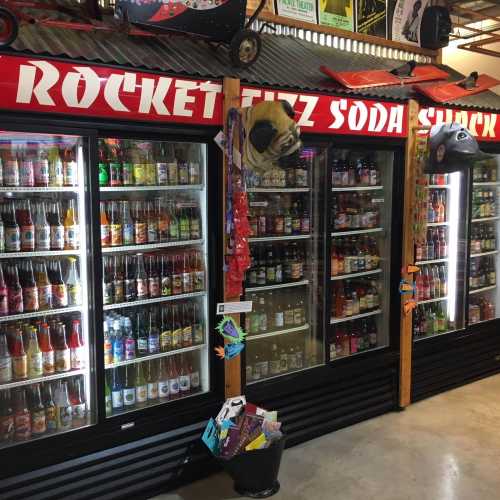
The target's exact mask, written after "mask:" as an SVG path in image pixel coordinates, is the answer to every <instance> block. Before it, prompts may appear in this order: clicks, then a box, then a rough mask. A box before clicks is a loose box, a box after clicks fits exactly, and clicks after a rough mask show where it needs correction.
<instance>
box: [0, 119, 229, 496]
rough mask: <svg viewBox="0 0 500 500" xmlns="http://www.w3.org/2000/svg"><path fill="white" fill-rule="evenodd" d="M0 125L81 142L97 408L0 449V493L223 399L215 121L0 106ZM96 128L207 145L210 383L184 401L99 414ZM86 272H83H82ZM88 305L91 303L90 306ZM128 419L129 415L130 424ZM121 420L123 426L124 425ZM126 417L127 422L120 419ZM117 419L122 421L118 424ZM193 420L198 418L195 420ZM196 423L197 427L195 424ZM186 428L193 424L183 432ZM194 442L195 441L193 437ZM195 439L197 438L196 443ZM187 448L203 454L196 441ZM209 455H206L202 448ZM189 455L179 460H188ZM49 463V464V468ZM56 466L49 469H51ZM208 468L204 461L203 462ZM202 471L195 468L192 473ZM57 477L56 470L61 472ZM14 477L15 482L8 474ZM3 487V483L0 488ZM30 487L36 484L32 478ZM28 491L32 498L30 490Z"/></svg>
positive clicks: (195, 415) (183, 424)
mask: <svg viewBox="0 0 500 500" xmlns="http://www.w3.org/2000/svg"><path fill="white" fill-rule="evenodd" d="M0 127H1V128H2V129H3V130H7V131H18V132H26V133H33V132H37V133H47V134H51V133H55V134H57V133H60V134H73V135H79V136H81V137H82V138H83V140H84V147H85V148H86V149H85V150H84V151H85V154H86V168H87V169H88V171H87V172H86V178H87V181H86V182H87V184H86V187H87V189H88V190H89V194H88V195H87V203H88V205H87V209H88V213H87V214H86V216H87V219H86V220H87V228H88V234H89V239H90V243H89V250H90V251H91V252H90V253H91V254H90V255H88V259H89V264H90V265H91V267H90V268H89V269H90V270H91V272H92V275H93V283H90V282H89V290H91V294H92V300H91V301H89V318H90V324H89V330H90V331H89V338H92V339H93V342H94V346H95V349H92V348H91V346H89V348H90V353H91V354H90V356H91V357H92V356H95V359H94V360H93V361H94V375H93V379H94V380H95V384H96V385H95V401H96V410H97V414H96V417H95V423H94V424H92V425H89V426H88V427H84V428H82V429H75V430H73V431H71V432H68V433H63V434H60V435H54V436H48V437H47V438H42V439H38V440H34V441H27V442H25V443H19V444H17V445H15V446H11V447H7V448H1V449H0V463H2V468H1V470H0V496H2V491H4V492H7V491H9V489H10V488H9V486H8V485H9V484H11V480H10V479H11V478H15V477H19V478H20V480H21V481H24V480H23V479H22V478H23V475H25V473H28V472H29V471H36V470H37V469H40V470H42V469H44V468H45V469H47V468H48V469H50V470H51V471H53V470H57V468H58V466H60V465H63V463H64V462H68V461H72V460H75V459H76V460H77V461H78V460H79V459H81V458H82V457H84V456H85V455H87V454H92V453H98V452H103V451H104V452H106V453H108V451H109V454H110V455H112V451H111V450H112V449H113V448H116V447H120V446H122V445H125V447H126V445H127V444H129V443H133V442H138V443H140V442H141V441H140V440H144V439H145V438H148V437H150V436H154V435H155V434H160V433H165V432H167V431H171V432H174V433H175V432H177V431H178V430H179V429H181V428H186V429H188V430H189V429H190V426H191V427H192V426H193V425H194V424H200V423H201V424H203V425H204V423H205V422H206V421H207V420H208V418H210V417H211V416H214V415H215V414H217V412H218V411H219V409H220V406H221V404H222V402H223V401H224V365H223V363H221V362H220V361H218V360H216V358H215V355H214V351H213V346H214V340H215V339H214V338H215V336H214V335H212V334H211V332H213V331H214V328H215V324H216V318H215V305H216V302H217V301H220V299H221V298H222V296H223V291H222V285H221V283H222V281H223V280H222V271H221V270H222V262H221V259H222V255H223V249H222V234H223V232H222V231H223V228H222V220H223V218H222V217H221V213H222V194H221V193H222V179H221V174H222V169H221V168H212V169H211V171H210V175H208V168H210V165H212V166H213V165H221V164H222V155H221V153H220V150H219V149H218V148H217V146H216V145H215V144H214V142H213V137H214V136H215V135H216V134H217V132H218V130H219V129H218V128H216V127H202V126H189V125H168V124H167V125H161V126H158V125H156V124H155V125H152V124H150V123H145V122H128V123H126V124H125V123H124V122H122V121H117V120H103V119H95V118H88V119H87V118H78V119H75V118H73V117H65V116H64V117H62V116H57V115H40V114H35V113H16V112H12V111H1V112H0ZM102 135H112V136H113V137H120V138H121V137H123V138H129V137H130V138H132V137H134V138H139V139H140V138H144V139H148V140H155V139H161V140H172V141H179V142H189V141H191V142H193V141H198V142H201V143H204V144H206V146H207V157H206V160H207V175H206V179H205V180H204V181H205V182H206V189H207V206H209V207H216V209H215V210H213V209H211V210H207V221H206V222H207V234H206V235H205V237H207V238H208V246H207V248H208V256H207V263H208V269H207V273H208V282H209V287H210V288H209V289H208V290H207V300H208V318H207V321H208V329H207V332H208V333H207V343H208V347H207V349H208V353H209V377H210V390H209V391H208V392H207V393H203V394H200V395H197V396H194V397H189V398H186V399H185V400H182V399H180V400H176V401H174V402H171V403H165V404H159V405H156V406H153V407H149V408H145V409H142V410H136V411H134V412H132V413H129V414H124V415H117V416H113V417H112V418H107V417H106V416H105V402H104V373H105V370H104V356H103V350H102V345H103V331H102V317H103V310H102V260H101V248H100V220H99V184H98V169H97V159H98V149H97V139H98V137H100V136H102ZM89 274H90V273H89ZM92 304H93V309H92ZM130 422H133V424H132V425H130ZM124 424H125V425H124ZM127 424H128V425H127ZM122 425H123V428H122ZM198 427H200V425H198ZM200 428H201V429H202V426H201V427H200ZM190 432H192V431H190ZM197 438H201V431H197ZM200 445H201V440H200ZM201 446H202V445H201ZM201 446H200V449H201V451H200V449H196V450H194V451H193V453H197V454H198V455H199V454H200V452H201V453H202V454H203V448H201ZM207 457H208V454H207ZM190 460H191V458H190V457H189V456H187V457H185V463H188V462H190ZM52 466H53V467H52ZM54 468H55V469H54ZM207 470H208V468H207ZM202 474H203V472H202V471H199V476H201V475H202ZM61 478H62V477H61ZM14 482H15V481H14ZM4 487H5V488H6V489H5V490H3V488H4ZM33 488H35V489H36V488H37V485H36V484H34V485H33ZM30 498H31V497H30Z"/></svg>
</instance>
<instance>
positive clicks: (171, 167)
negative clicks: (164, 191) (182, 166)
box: [167, 161, 179, 186]
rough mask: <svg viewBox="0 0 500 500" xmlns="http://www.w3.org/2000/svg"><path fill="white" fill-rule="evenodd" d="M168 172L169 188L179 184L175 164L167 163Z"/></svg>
mask: <svg viewBox="0 0 500 500" xmlns="http://www.w3.org/2000/svg"><path fill="white" fill-rule="evenodd" d="M167 170H168V183H169V184H170V185H171V186H175V185H176V184H178V183H179V170H178V168H177V162H175V161H174V162H171V163H167Z"/></svg>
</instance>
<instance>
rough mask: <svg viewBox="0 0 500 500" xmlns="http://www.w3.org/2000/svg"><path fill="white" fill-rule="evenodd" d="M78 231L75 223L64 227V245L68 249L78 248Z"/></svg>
mask: <svg viewBox="0 0 500 500" xmlns="http://www.w3.org/2000/svg"><path fill="white" fill-rule="evenodd" d="M79 233H80V232H79V230H78V226H77V225H76V224H75V225H73V226H68V227H66V228H65V231H64V241H65V242H66V247H67V248H68V249H70V250H77V249H78V240H79Z"/></svg>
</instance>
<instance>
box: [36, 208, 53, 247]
mask: <svg viewBox="0 0 500 500" xmlns="http://www.w3.org/2000/svg"><path fill="white" fill-rule="evenodd" d="M35 249H36V250H50V225H49V223H48V221H47V215H46V213H45V203H44V202H40V203H38V204H37V206H36V215H35Z"/></svg>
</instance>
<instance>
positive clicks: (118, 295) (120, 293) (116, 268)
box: [110, 255, 125, 304]
mask: <svg viewBox="0 0 500 500" xmlns="http://www.w3.org/2000/svg"><path fill="white" fill-rule="evenodd" d="M121 260H122V257H121V256H119V255H115V256H114V257H113V274H112V283H111V287H112V289H113V303H115V304H119V303H121V302H123V301H124V299H125V295H124V294H125V288H124V287H125V281H124V276H123V271H122V265H121ZM110 291H111V288H110Z"/></svg>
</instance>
